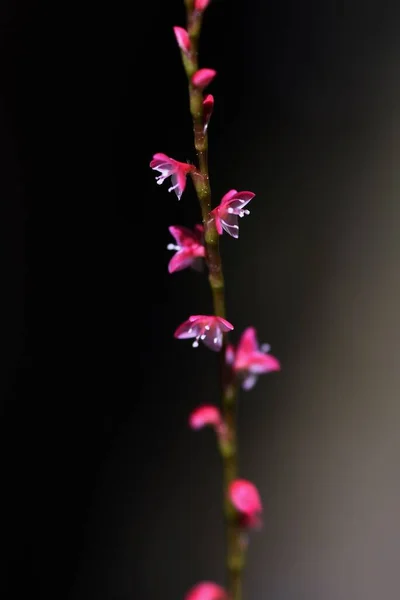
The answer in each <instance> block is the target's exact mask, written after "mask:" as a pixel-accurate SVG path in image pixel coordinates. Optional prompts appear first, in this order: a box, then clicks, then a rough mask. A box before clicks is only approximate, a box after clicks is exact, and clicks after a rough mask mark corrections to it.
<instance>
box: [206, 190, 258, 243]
mask: <svg viewBox="0 0 400 600" xmlns="http://www.w3.org/2000/svg"><path fill="white" fill-rule="evenodd" d="M254 196H255V194H253V192H237V191H236V190H230V191H229V192H227V193H226V194H225V196H223V198H222V200H221V204H220V205H219V206H217V207H216V208H214V210H212V211H211V213H210V214H211V217H212V220H214V222H215V227H216V228H217V231H218V233H219V235H222V233H223V229H225V231H226V232H227V233H229V235H231V236H232V237H234V238H238V237H239V224H238V223H239V220H238V217H244V216H245V215H249V214H250V211H249V210H247V209H246V210H243V209H244V207H245V206H246V204H248V203H249V202H250V200H252V199H253V198H254Z"/></svg>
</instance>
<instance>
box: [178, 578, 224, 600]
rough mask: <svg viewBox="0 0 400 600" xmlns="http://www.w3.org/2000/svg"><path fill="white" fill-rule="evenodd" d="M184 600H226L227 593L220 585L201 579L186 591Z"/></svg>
mask: <svg viewBox="0 0 400 600" xmlns="http://www.w3.org/2000/svg"><path fill="white" fill-rule="evenodd" d="M185 600H228V594H227V593H226V592H225V590H224V589H223V588H222V587H221V586H220V585H218V584H216V583H213V582H212V581H202V582H200V583H198V584H197V585H195V586H194V587H192V589H191V590H189V591H188V593H187V594H186V596H185Z"/></svg>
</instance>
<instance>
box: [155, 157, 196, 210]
mask: <svg viewBox="0 0 400 600" xmlns="http://www.w3.org/2000/svg"><path fill="white" fill-rule="evenodd" d="M150 167H151V168H152V169H153V170H154V171H159V172H160V173H161V175H158V176H157V177H156V181H157V183H158V185H161V184H162V183H164V181H165V180H166V179H167V177H171V182H172V184H173V185H172V187H170V188H169V189H168V191H169V192H172V190H175V194H176V195H177V197H178V200H180V199H181V196H182V194H183V192H184V190H185V187H186V176H187V174H188V173H191V172H192V171H194V170H195V167H194V166H193V165H189V164H187V163H181V162H179V161H177V160H174V159H173V158H169V156H167V155H166V154H162V153H161V152H158V153H157V154H154V156H153V160H152V161H151V163H150Z"/></svg>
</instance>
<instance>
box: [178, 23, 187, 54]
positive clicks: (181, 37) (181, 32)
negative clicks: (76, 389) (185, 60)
mask: <svg viewBox="0 0 400 600" xmlns="http://www.w3.org/2000/svg"><path fill="white" fill-rule="evenodd" d="M174 34H175V37H176V41H177V42H178V46H179V48H180V49H181V50H182V52H184V53H185V54H189V52H190V39H189V34H188V32H187V31H186V29H183V27H174Z"/></svg>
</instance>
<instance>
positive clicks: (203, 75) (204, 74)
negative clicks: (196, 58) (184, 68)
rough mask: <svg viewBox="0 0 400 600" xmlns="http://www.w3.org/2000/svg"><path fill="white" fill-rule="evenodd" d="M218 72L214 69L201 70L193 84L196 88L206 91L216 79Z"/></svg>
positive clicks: (197, 72) (194, 77)
mask: <svg viewBox="0 0 400 600" xmlns="http://www.w3.org/2000/svg"><path fill="white" fill-rule="evenodd" d="M216 74H217V72H216V71H214V69H199V70H198V71H196V73H195V74H194V75H193V77H192V83H193V85H194V86H195V87H197V88H199V89H201V90H204V88H206V87H207V86H208V85H209V84H210V83H211V82H212V80H213V79H214V77H215V76H216Z"/></svg>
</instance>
